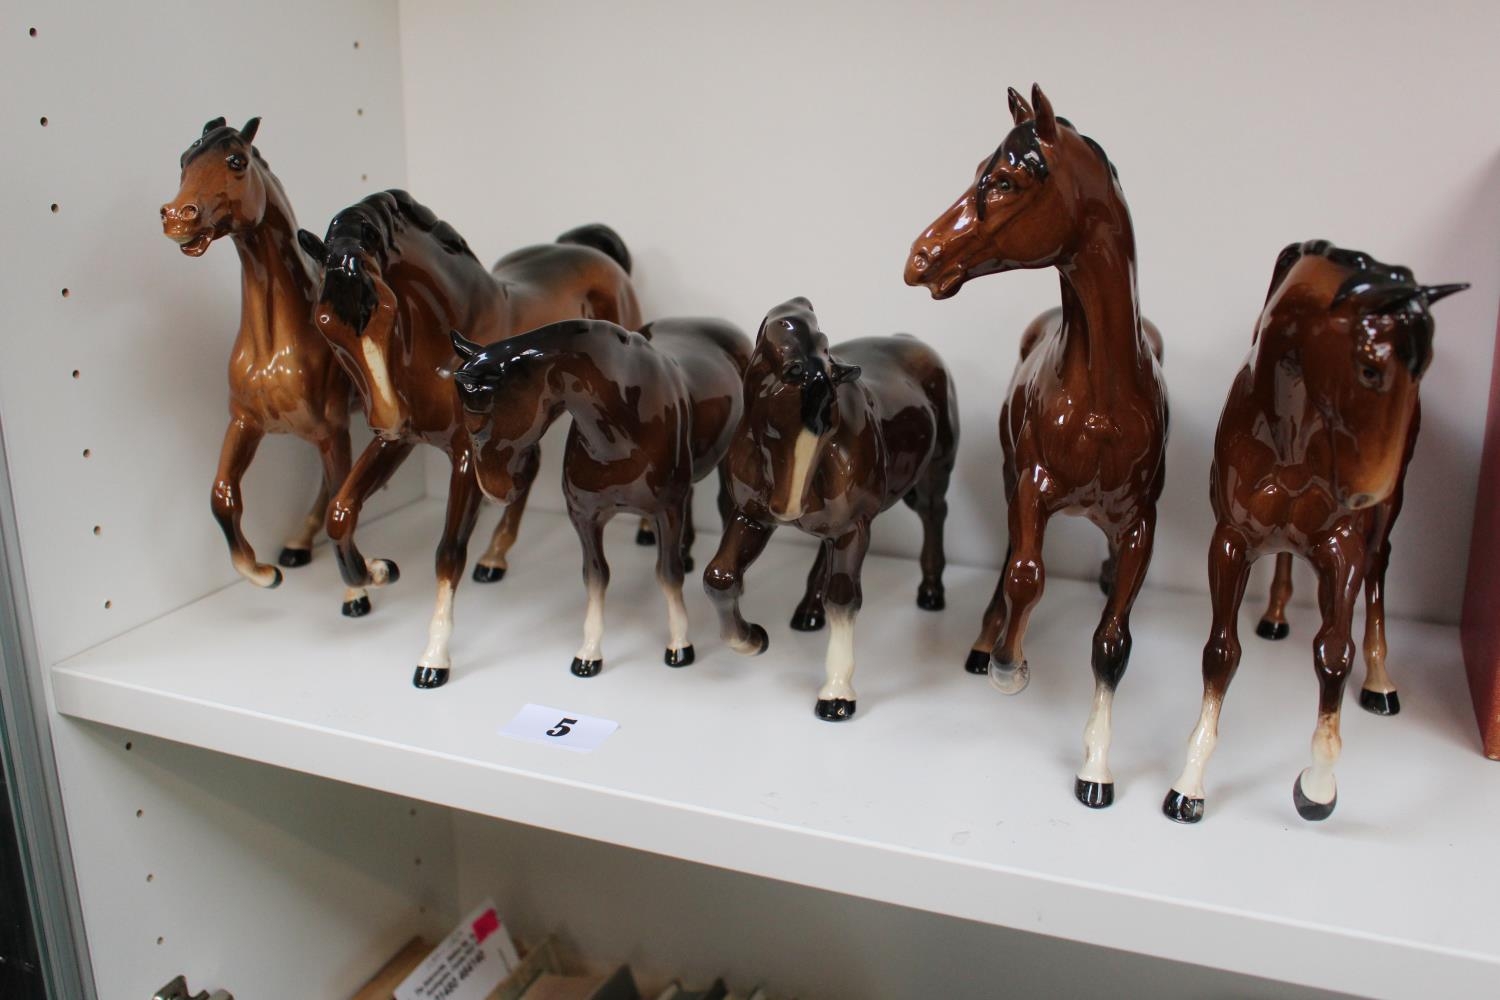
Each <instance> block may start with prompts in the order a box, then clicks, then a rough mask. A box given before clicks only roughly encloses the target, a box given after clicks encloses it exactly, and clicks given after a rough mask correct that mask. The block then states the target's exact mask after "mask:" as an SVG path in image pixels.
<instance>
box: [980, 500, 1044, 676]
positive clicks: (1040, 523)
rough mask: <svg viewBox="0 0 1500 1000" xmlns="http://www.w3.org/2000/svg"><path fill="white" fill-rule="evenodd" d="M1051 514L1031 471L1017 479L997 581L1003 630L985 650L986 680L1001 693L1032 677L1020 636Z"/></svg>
mask: <svg viewBox="0 0 1500 1000" xmlns="http://www.w3.org/2000/svg"><path fill="white" fill-rule="evenodd" d="M1050 516H1051V514H1050V511H1048V510H1047V505H1046V499H1045V497H1043V495H1042V491H1041V489H1040V488H1039V487H1038V485H1037V483H1036V479H1035V478H1034V477H1033V476H1030V475H1028V476H1026V477H1025V478H1023V479H1022V480H1021V481H1020V483H1019V484H1018V485H1017V488H1016V492H1015V496H1014V498H1013V499H1012V501H1011V505H1010V538H1011V556H1010V560H1009V562H1008V563H1007V564H1006V566H1005V569H1004V571H1003V572H1004V576H1003V578H1002V581H1001V587H1002V589H1003V590H1004V592H1005V604H1006V620H1005V631H1004V633H1003V634H1002V635H1001V637H1000V641H999V642H997V643H996V644H995V647H994V649H993V650H991V652H990V670H989V674H990V684H991V685H993V686H994V688H995V690H997V691H999V692H1000V693H1002V694H1020V693H1021V692H1022V691H1023V690H1025V689H1026V684H1027V682H1028V681H1029V680H1030V678H1031V668H1030V666H1029V665H1028V664H1027V662H1026V654H1025V651H1024V649H1023V646H1022V642H1023V640H1024V638H1025V635H1026V624H1027V622H1028V621H1030V619H1031V612H1032V611H1033V610H1034V609H1035V608H1036V605H1037V602H1038V601H1040V600H1041V599H1042V590H1043V588H1044V587H1045V586H1046V580H1047V572H1046V568H1045V566H1044V565H1043V563H1042V540H1043V538H1044V537H1045V535H1046V531H1047V521H1048V519H1049V517H1050Z"/></svg>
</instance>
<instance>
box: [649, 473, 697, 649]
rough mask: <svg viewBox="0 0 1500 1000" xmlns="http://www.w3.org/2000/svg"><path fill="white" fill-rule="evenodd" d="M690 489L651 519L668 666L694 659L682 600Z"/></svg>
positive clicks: (690, 509) (691, 511)
mask: <svg viewBox="0 0 1500 1000" xmlns="http://www.w3.org/2000/svg"><path fill="white" fill-rule="evenodd" d="M692 513H693V508H692V491H691V490H690V491H689V492H688V496H687V498H686V499H685V500H683V501H682V503H681V505H676V504H664V505H663V506H662V509H661V510H660V511H659V512H658V513H657V515H656V518H655V520H654V525H655V528H656V582H657V583H658V584H660V585H661V592H662V596H664V597H665V598H666V599H667V651H666V653H665V654H664V655H663V657H662V661H663V662H664V663H666V665H667V666H669V667H685V666H687V665H688V664H690V663H692V662H693V659H694V653H693V644H692V643H691V642H689V641H688V615H687V603H686V602H685V601H683V599H682V578H683V575H684V574H685V573H686V572H687V570H688V565H687V561H688V557H687V547H688V545H689V544H690V543H689V542H688V541H687V526H688V524H689V522H690V519H691V518H692Z"/></svg>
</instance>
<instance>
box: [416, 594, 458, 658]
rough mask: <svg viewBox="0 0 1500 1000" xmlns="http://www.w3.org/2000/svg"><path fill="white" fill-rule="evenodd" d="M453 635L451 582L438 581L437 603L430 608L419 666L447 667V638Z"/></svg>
mask: <svg viewBox="0 0 1500 1000" xmlns="http://www.w3.org/2000/svg"><path fill="white" fill-rule="evenodd" d="M452 635H453V584H451V583H439V584H438V591H437V605H436V606H435V607H434V608H433V609H432V622H431V624H429V625H428V627H427V648H426V649H425V650H423V651H422V658H421V659H420V660H418V661H417V663H418V665H419V666H423V667H438V668H442V669H446V668H448V667H449V666H450V665H451V663H450V661H449V659H448V640H449V638H451V637H452Z"/></svg>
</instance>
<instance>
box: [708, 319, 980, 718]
mask: <svg viewBox="0 0 1500 1000" xmlns="http://www.w3.org/2000/svg"><path fill="white" fill-rule="evenodd" d="M744 394H745V400H746V402H745V419H744V420H743V421H742V422H741V424H740V427H739V430H738V432H737V433H736V434H735V436H734V442H733V443H732V444H731V445H730V448H729V455H728V457H727V458H726V459H725V467H726V468H727V469H728V473H729V475H728V482H729V497H730V500H731V502H732V504H733V510H732V512H731V514H732V516H731V517H730V518H729V519H728V523H727V525H726V528H725V531H724V537H723V539H722V541H721V542H720V545H719V551H718V553H717V554H716V555H715V556H714V558H713V561H712V562H711V563H709V565H708V569H707V570H706V571H705V572H704V574H703V584H704V588H705V589H706V590H707V591H708V596H709V599H710V600H711V601H713V604H714V607H715V609H716V610H717V611H718V613H719V626H720V632H721V633H722V634H723V636H724V640H725V642H727V643H729V645H730V647H731V648H733V649H734V650H735V651H736V652H740V653H744V654H746V655H751V656H754V655H759V654H760V653H763V652H765V651H766V649H767V647H768V646H769V645H770V638H769V636H767V634H766V630H765V629H764V628H763V627H761V626H760V625H755V624H751V623H748V622H746V621H745V619H744V618H743V617H742V616H741V615H740V595H741V594H742V593H743V592H744V576H745V571H746V570H747V569H749V567H750V564H751V563H753V562H754V561H755V559H756V558H757V557H758V556H759V555H760V553H761V551H762V550H764V549H765V546H766V542H767V541H769V540H770V538H771V533H772V532H773V531H775V530H776V527H777V526H778V525H781V524H793V525H796V526H797V527H798V528H800V529H801V530H802V531H805V532H807V533H808V534H810V535H812V536H814V537H815V538H818V539H821V542H822V544H821V545H820V546H819V547H818V555H817V559H816V561H815V562H814V564H813V568H812V572H811V573H809V574H808V577H807V592H806V594H805V596H804V597H803V598H802V603H801V604H800V605H798V607H797V610H796V612H795V613H794V615H793V617H792V628H794V629H798V630H801V631H812V630H814V629H819V628H821V627H822V626H823V624H824V621H825V618H826V621H827V624H828V626H829V636H828V654H827V662H826V673H827V677H826V679H825V683H824V684H823V687H822V689H821V690H820V691H819V692H818V700H817V705H816V706H815V708H816V712H817V716H818V718H820V719H826V720H828V721H831V722H838V721H842V720H845V719H849V718H851V717H853V715H854V711H855V706H856V699H855V695H854V685H853V683H852V681H853V677H854V619H855V616H856V615H857V614H858V613H859V609H860V605H861V604H862V603H863V599H864V598H863V591H862V590H861V587H860V569H861V567H862V566H863V564H864V560H865V551H866V549H867V548H868V547H869V544H870V525H871V522H873V521H874V520H875V515H877V514H879V513H880V512H881V511H883V510H886V509H887V508H889V507H891V506H893V505H894V504H895V503H896V502H897V501H898V500H905V501H906V503H907V505H908V506H910V507H911V508H912V509H913V510H915V511H916V512H917V515H918V516H919V517H921V519H922V560H921V565H922V582H921V585H920V586H919V587H918V588H917V606H918V607H921V608H925V609H927V610H929V611H937V610H940V609H941V608H942V607H943V567H944V557H943V521H944V519H945V518H946V517H947V516H948V501H947V494H948V480H949V478H950V476H951V475H952V472H953V462H954V459H955V457H956V454H957V450H958V403H957V400H956V398H955V396H954V393H953V380H952V379H951V378H950V377H949V375H948V372H947V370H946V369H945V368H944V367H943V363H942V361H941V360H940V359H939V358H938V356H937V354H936V353H935V352H934V351H933V350H932V349H931V348H930V347H927V346H926V345H925V344H923V343H922V342H921V341H919V340H916V339H915V338H913V337H908V336H895V337H865V338H861V339H859V340H850V341H846V342H844V343H842V344H839V345H838V346H837V347H833V348H830V347H829V346H828V337H827V336H826V335H824V333H823V331H822V330H821V329H819V327H818V318H817V317H816V316H815V315H813V308H812V304H811V303H809V302H808V301H807V300H806V299H803V298H796V299H792V300H790V301H788V302H784V303H782V304H781V305H779V306H777V307H776V308H775V309H772V310H771V311H770V313H768V314H767V315H766V318H765V321H764V322H763V323H761V326H760V332H759V333H758V334H757V336H756V341H755V353H754V355H752V357H751V359H750V367H749V370H747V371H746V372H745V385H744Z"/></svg>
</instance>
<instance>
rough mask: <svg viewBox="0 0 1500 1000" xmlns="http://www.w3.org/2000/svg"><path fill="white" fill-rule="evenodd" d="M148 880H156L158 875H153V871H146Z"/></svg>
mask: <svg viewBox="0 0 1500 1000" xmlns="http://www.w3.org/2000/svg"><path fill="white" fill-rule="evenodd" d="M146 881H147V882H155V881H156V876H155V875H153V874H152V873H151V872H147V873H146Z"/></svg>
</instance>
